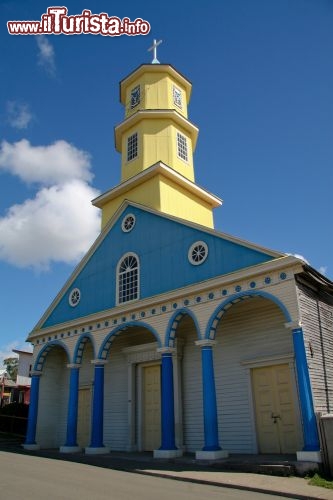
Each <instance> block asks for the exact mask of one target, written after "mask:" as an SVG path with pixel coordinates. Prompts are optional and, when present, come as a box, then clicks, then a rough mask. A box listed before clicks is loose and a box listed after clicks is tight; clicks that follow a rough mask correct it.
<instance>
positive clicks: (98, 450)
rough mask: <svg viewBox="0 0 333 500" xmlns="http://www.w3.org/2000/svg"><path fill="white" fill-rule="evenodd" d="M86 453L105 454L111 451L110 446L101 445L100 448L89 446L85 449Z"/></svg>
mask: <svg viewBox="0 0 333 500" xmlns="http://www.w3.org/2000/svg"><path fill="white" fill-rule="evenodd" d="M84 451H85V453H86V455H105V454H106V453H110V448H107V447H106V446H99V447H98V448H93V447H92V446H88V447H87V448H85V449H84Z"/></svg>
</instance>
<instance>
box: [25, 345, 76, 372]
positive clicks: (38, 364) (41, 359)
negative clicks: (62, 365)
mask: <svg viewBox="0 0 333 500" xmlns="http://www.w3.org/2000/svg"><path fill="white" fill-rule="evenodd" d="M54 347H61V348H62V349H63V350H64V351H65V353H66V355H67V360H68V363H70V359H71V358H70V354H69V351H68V347H67V346H66V345H65V344H64V343H63V342H61V341H60V340H53V341H52V342H49V343H48V344H46V345H45V346H44V347H43V349H42V350H41V351H40V353H39V354H38V356H37V359H36V361H35V364H34V371H37V372H41V371H43V367H44V363H45V359H46V357H47V355H48V353H49V352H50V351H51V349H53V348H54Z"/></svg>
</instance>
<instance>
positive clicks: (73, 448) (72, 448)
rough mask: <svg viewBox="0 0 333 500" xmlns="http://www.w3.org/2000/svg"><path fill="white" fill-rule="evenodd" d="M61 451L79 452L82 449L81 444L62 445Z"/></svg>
mask: <svg viewBox="0 0 333 500" xmlns="http://www.w3.org/2000/svg"><path fill="white" fill-rule="evenodd" d="M59 451H60V453H78V452H79V451H82V448H81V446H66V445H65V446H60V448H59Z"/></svg>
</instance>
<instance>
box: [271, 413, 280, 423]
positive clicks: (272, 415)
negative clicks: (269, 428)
mask: <svg viewBox="0 0 333 500" xmlns="http://www.w3.org/2000/svg"><path fill="white" fill-rule="evenodd" d="M271 418H272V419H273V420H274V422H273V424H276V423H277V419H278V418H279V419H280V420H281V417H280V415H274V413H273V412H272V413H271Z"/></svg>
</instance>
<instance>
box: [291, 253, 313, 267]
mask: <svg viewBox="0 0 333 500" xmlns="http://www.w3.org/2000/svg"><path fill="white" fill-rule="evenodd" d="M287 255H292V256H293V257H296V259H301V260H303V261H304V262H305V263H306V264H309V265H310V262H309V261H308V260H307V259H306V258H305V257H303V255H300V254H299V253H288V254H287Z"/></svg>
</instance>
